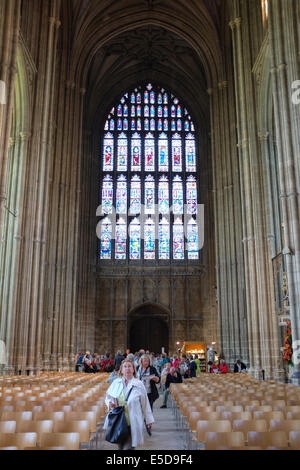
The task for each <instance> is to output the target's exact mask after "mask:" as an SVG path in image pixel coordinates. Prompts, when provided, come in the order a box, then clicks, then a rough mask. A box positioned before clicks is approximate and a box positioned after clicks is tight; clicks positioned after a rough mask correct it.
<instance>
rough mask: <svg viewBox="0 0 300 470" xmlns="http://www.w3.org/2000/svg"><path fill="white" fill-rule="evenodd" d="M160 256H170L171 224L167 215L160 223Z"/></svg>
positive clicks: (164, 257)
mask: <svg viewBox="0 0 300 470" xmlns="http://www.w3.org/2000/svg"><path fill="white" fill-rule="evenodd" d="M158 256H159V259H169V258H170V225H169V222H168V221H167V219H166V218H165V217H164V218H163V219H162V220H161V222H160V223H159V230H158Z"/></svg>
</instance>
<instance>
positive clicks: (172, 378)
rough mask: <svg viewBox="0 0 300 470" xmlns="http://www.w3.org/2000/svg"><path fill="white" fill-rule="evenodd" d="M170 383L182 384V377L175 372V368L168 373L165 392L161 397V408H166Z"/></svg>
mask: <svg viewBox="0 0 300 470" xmlns="http://www.w3.org/2000/svg"><path fill="white" fill-rule="evenodd" d="M171 383H182V377H181V375H180V373H179V372H177V371H176V369H175V367H171V368H170V373H169V374H168V375H167V379H166V384H165V391H164V395H163V404H162V406H161V408H167V402H168V397H169V394H170V385H171Z"/></svg>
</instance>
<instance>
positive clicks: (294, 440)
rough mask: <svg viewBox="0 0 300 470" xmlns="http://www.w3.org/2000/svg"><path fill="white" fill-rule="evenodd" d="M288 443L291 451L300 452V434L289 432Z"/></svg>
mask: <svg viewBox="0 0 300 470" xmlns="http://www.w3.org/2000/svg"><path fill="white" fill-rule="evenodd" d="M289 441H290V445H291V448H292V449H296V450H300V432H299V431H290V434H289Z"/></svg>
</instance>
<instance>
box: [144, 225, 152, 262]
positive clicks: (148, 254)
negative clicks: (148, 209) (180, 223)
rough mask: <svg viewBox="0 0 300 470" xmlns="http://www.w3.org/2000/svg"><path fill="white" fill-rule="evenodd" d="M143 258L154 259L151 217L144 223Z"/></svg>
mask: <svg viewBox="0 0 300 470" xmlns="http://www.w3.org/2000/svg"><path fill="white" fill-rule="evenodd" d="M144 258H145V259H155V224H154V222H153V220H151V219H148V220H147V221H146V222H145V225H144Z"/></svg>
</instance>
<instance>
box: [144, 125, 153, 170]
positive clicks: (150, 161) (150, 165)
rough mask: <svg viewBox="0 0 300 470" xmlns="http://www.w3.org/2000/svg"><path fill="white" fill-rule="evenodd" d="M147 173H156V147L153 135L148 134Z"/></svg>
mask: <svg viewBox="0 0 300 470" xmlns="http://www.w3.org/2000/svg"><path fill="white" fill-rule="evenodd" d="M145 171H155V145H154V137H153V135H152V134H148V135H147V136H146V139H145Z"/></svg>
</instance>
